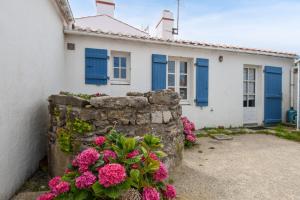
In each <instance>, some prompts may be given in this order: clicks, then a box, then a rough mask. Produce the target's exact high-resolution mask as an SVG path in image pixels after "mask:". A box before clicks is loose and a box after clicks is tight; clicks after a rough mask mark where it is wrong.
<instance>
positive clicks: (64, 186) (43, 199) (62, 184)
mask: <svg viewBox="0 0 300 200" xmlns="http://www.w3.org/2000/svg"><path fill="white" fill-rule="evenodd" d="M70 187H71V186H70V183H68V182H66V181H62V179H61V177H59V176H56V177H54V178H53V179H51V180H50V181H49V188H50V190H51V192H48V193H45V194H42V195H40V196H39V197H38V198H37V200H52V199H54V198H55V197H56V196H58V195H60V194H62V193H66V192H68V191H70Z"/></svg>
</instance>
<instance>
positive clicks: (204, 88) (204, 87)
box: [195, 58, 208, 106]
mask: <svg viewBox="0 0 300 200" xmlns="http://www.w3.org/2000/svg"><path fill="white" fill-rule="evenodd" d="M195 102H196V105H197V106H208V59H202V58H197V59H196V99H195Z"/></svg>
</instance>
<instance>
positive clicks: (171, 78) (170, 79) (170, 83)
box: [168, 74, 175, 86]
mask: <svg viewBox="0 0 300 200" xmlns="http://www.w3.org/2000/svg"><path fill="white" fill-rule="evenodd" d="M168 86H175V74H168Z"/></svg>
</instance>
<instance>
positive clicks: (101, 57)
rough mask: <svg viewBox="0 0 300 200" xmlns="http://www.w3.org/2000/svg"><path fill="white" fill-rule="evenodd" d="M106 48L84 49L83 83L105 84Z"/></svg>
mask: <svg viewBox="0 0 300 200" xmlns="http://www.w3.org/2000/svg"><path fill="white" fill-rule="evenodd" d="M107 59H108V56H107V50H106V49H90V48H86V49H85V83H86V84H94V85H106V84H107V79H108V77H107Z"/></svg>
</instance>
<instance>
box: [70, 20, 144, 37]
mask: <svg viewBox="0 0 300 200" xmlns="http://www.w3.org/2000/svg"><path fill="white" fill-rule="evenodd" d="M75 24H76V26H80V27H83V28H91V29H93V30H98V29H100V30H101V31H104V32H113V33H123V34H129V35H139V36H147V35H148V34H147V33H144V32H142V31H140V30H138V29H136V28H134V27H132V26H129V25H127V24H125V23H123V22H120V21H118V20H115V19H113V18H112V17H109V16H107V15H97V16H91V17H83V18H78V19H76V21H75Z"/></svg>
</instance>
